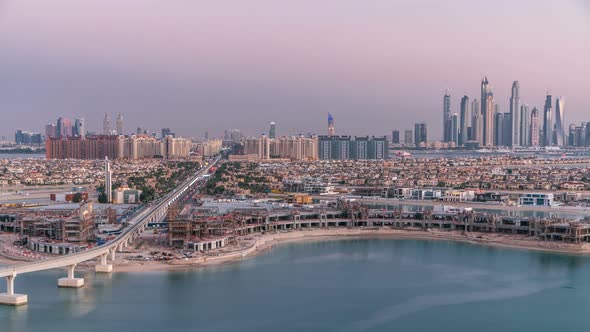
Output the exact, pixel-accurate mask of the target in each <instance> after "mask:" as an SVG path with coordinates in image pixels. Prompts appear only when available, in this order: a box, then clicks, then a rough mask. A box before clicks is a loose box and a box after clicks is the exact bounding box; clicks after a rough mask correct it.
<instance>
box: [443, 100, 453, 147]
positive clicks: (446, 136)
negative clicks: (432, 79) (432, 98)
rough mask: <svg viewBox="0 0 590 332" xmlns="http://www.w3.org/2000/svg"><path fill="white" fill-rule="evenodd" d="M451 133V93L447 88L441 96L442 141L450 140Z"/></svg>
mask: <svg viewBox="0 0 590 332" xmlns="http://www.w3.org/2000/svg"><path fill="white" fill-rule="evenodd" d="M451 135H452V133H451V94H450V93H449V90H447V91H446V92H445V96H444V97H443V141H444V142H450V141H451Z"/></svg>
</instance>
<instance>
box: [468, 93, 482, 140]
mask: <svg viewBox="0 0 590 332" xmlns="http://www.w3.org/2000/svg"><path fill="white" fill-rule="evenodd" d="M469 140H470V141H477V142H478V143H479V144H480V145H483V117H482V116H481V111H480V109H479V101H478V100H477V99H473V101H472V102H471V137H469Z"/></svg>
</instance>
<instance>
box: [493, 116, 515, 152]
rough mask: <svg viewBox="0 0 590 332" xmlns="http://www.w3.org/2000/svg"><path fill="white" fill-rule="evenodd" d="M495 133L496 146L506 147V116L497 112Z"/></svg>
mask: <svg viewBox="0 0 590 332" xmlns="http://www.w3.org/2000/svg"><path fill="white" fill-rule="evenodd" d="M495 118H496V120H495V126H494V129H495V132H494V145H496V146H505V145H506V142H504V131H505V122H504V120H505V118H506V117H505V116H504V113H500V112H496V114H495ZM510 129H512V128H510Z"/></svg>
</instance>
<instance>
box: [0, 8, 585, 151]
mask: <svg viewBox="0 0 590 332" xmlns="http://www.w3.org/2000/svg"><path fill="white" fill-rule="evenodd" d="M419 2H420V3H418V4H414V3H412V2H407V1H398V2H388V1H377V2H376V3H375V4H374V5H373V6H357V5H356V4H354V3H352V2H345V3H341V2H340V3H338V5H339V6H340V7H341V9H342V10H339V11H337V12H333V11H330V13H331V14H330V15H327V14H325V13H324V12H323V11H322V10H323V9H326V10H327V9H328V8H329V7H324V6H320V8H319V9H317V10H315V11H310V10H309V9H310V8H314V6H315V5H316V3H315V2H314V3H312V2H311V1H303V2H298V3H297V4H276V3H273V2H271V1H268V0H256V1H253V2H251V3H249V4H248V5H245V4H234V5H233V6H231V7H232V8H229V7H228V6H227V4H223V3H222V4H213V3H207V4H206V5H205V6H204V9H205V10H202V11H199V10H197V7H199V3H198V2H197V4H189V3H185V4H182V5H180V4H176V5H174V6H171V5H164V4H160V3H158V2H152V1H146V2H141V3H128V4H121V3H117V4H114V3H113V2H111V1H108V0H107V1H106V4H105V2H98V1H90V2H88V3H85V4H83V5H82V4H76V3H75V2H71V1H65V0H58V1H55V2H52V4H51V10H49V7H47V8H45V7H44V6H49V5H48V4H39V3H36V2H31V1H26V0H25V1H18V2H16V1H8V2H5V3H3V9H4V12H3V29H2V30H1V31H0V40H2V41H3V52H2V56H1V57H0V69H1V70H2V71H3V73H4V75H3V76H2V77H1V78H0V100H3V104H2V109H3V112H6V113H7V114H9V115H10V116H8V117H6V119H5V121H2V123H1V124H0V134H1V135H6V136H10V135H11V134H12V133H13V132H14V130H15V129H17V128H19V127H23V129H27V130H40V129H36V128H24V127H25V126H24V124H25V123H28V122H29V121H28V120H29V119H39V121H42V122H47V123H49V122H51V121H52V120H53V117H54V115H55V114H60V115H62V116H64V117H68V118H74V117H76V116H80V117H84V118H85V119H86V122H87V124H88V125H89V126H88V129H89V130H91V131H94V132H100V129H101V128H100V125H99V124H100V122H101V120H102V116H103V114H104V113H105V112H109V113H110V114H118V113H123V114H125V121H126V123H128V124H138V125H140V126H142V127H146V128H155V129H159V128H161V127H162V125H161V123H165V124H166V126H169V127H173V128H175V130H176V131H177V132H178V133H179V134H180V135H183V136H201V133H203V132H205V131H209V132H210V133H211V134H215V135H216V136H218V135H220V134H221V132H222V131H223V129H225V128H232V127H236V126H237V125H238V124H239V125H240V127H242V128H244V130H247V132H246V133H247V134H249V135H256V134H259V133H262V132H268V121H270V120H272V121H276V123H277V124H280V128H281V132H282V133H284V134H297V133H298V132H299V131H301V130H303V129H307V130H308V131H310V132H315V133H321V132H323V130H324V123H323V121H319V120H315V118H316V117H315V116H316V115H317V114H321V117H323V116H325V115H324V114H325V113H327V112H331V113H332V114H333V115H334V116H335V117H337V118H338V128H339V131H340V132H341V133H342V132H346V133H350V134H353V135H357V134H358V135H362V134H366V133H367V131H368V130H367V128H370V132H371V133H374V134H385V133H390V131H391V129H392V128H395V127H399V128H411V127H412V126H413V124H414V123H415V122H418V121H424V122H426V123H427V124H428V125H429V127H430V128H431V131H432V134H431V136H432V137H433V138H434V139H440V138H442V133H441V132H440V131H441V129H442V128H441V126H440V123H439V122H440V120H439V119H440V115H439V114H440V113H439V112H438V111H439V110H440V95H441V94H442V93H444V91H445V90H446V89H447V88H448V89H449V90H450V92H451V94H452V95H454V98H453V100H452V104H453V105H454V108H453V109H452V112H453V113H459V111H460V110H459V109H458V107H457V106H458V105H459V104H460V98H461V96H463V95H468V96H471V97H472V98H475V97H476V96H478V93H477V90H476V89H477V87H476V86H474V85H475V84H477V83H476V82H477V81H479V80H480V79H481V78H482V77H483V76H484V75H487V76H488V77H489V78H490V79H491V80H493V83H494V84H493V86H494V89H495V96H494V101H495V103H496V104H497V105H500V108H501V110H502V111H503V112H508V109H509V103H510V101H509V99H510V86H511V85H512V82H513V81H514V80H518V81H519V82H520V85H521V91H520V96H521V97H520V99H521V103H527V104H528V105H530V106H531V107H535V106H536V107H537V108H539V109H542V108H543V105H541V103H542V102H543V98H544V95H545V93H546V91H547V89H550V90H551V91H552V92H553V91H555V92H559V94H560V95H564V96H566V98H567V115H566V121H567V122H566V124H565V125H568V124H569V123H579V122H581V121H584V120H586V119H585V118H584V114H585V113H587V111H588V110H590V100H587V99H586V98H585V91H584V90H585V89H584V87H585V86H584V83H585V78H586V77H588V74H590V73H589V70H590V69H589V68H590V46H589V45H588V43H587V40H586V36H587V35H588V33H589V32H590V24H589V21H590V20H588V15H589V11H588V7H587V6H585V5H584V4H583V2H582V1H564V2H561V3H560V7H559V10H560V11H559V12H560V15H559V19H560V21H561V22H563V24H541V25H539V24H529V23H530V22H529V21H527V22H528V23H527V22H523V21H522V17H527V18H528V19H529V20H534V21H535V22H552V21H555V20H556V19H557V18H556V17H555V12H554V9H555V4H554V2H550V1H521V2H519V3H517V4H513V3H512V2H508V1H498V2H495V3H494V5H493V6H487V7H486V10H485V11H484V10H482V6H481V4H478V3H472V2H467V1H452V2H445V3H444V5H442V4H441V3H439V2H436V1H419ZM328 3H329V2H328ZM328 3H326V5H327V4H328ZM201 5H203V4H201ZM113 6H114V7H113ZM201 7H202V6H201ZM44 8H45V9H48V10H47V11H44V10H43V9H44ZM113 8H117V10H116V11H115V10H113ZM507 8H510V10H507ZM164 9H166V10H164ZM247 9H248V10H247ZM31 12H35V13H39V12H43V13H45V14H43V15H31V14H30V13H31ZM71 12H76V19H65V18H69V17H70V16H69V14H68V13H71ZM115 12H116V13H115ZM187 12H188V13H191V14H194V15H193V16H191V15H188V16H187V15H184V14H185V13H187ZM310 12H311V13H310ZM130 13H133V15H126V14H130ZM155 13H158V15H163V16H164V17H162V19H163V20H164V21H167V22H174V23H169V24H166V25H165V26H162V27H159V28H158V29H160V30H158V29H155V28H153V27H150V26H149V24H151V23H149V22H152V18H153V17H155V16H154V15H155ZM326 13H327V12H326ZM401 13H404V14H403V15H401ZM476 14H477V15H476ZM119 15H123V16H119ZM124 16H128V17H132V18H131V19H128V20H119V17H124ZM158 17H159V16H158ZM229 18H232V19H229ZM476 18H477V19H476ZM96 20H104V21H105V22H111V23H113V24H108V27H107V25H106V24H105V25H101V27H100V28H98V29H97V28H96V25H95V24H94V23H93V22H95V21H96ZM482 20H483V21H486V20H487V21H493V22H498V21H502V22H503V24H502V26H493V27H490V26H487V27H486V26H481V24H479V22H480V21H482ZM220 22H221V23H220ZM451 22H452V23H451ZM214 23H215V24H220V26H219V27H218V28H217V29H201V28H202V27H203V26H207V27H208V26H209V25H212V24H214ZM426 23H428V24H426ZM431 27H436V29H433V28H431ZM146 31H147V32H148V33H150V34H151V35H152V38H150V39H149V40H144V41H142V42H136V41H137V38H136V36H137V35H140V34H144V33H145V32H146ZM203 31H207V33H206V34H205V33H204V32H203ZM246 31H247V32H246ZM335 31H338V33H335ZM407 31H412V36H411V37H409V36H408V33H407ZM12 36H19V38H13V37H12ZM350 36H354V37H355V38H350ZM482 36H485V42H483V40H482ZM312 37H313V38H312ZM88 40H104V42H105V43H106V44H105V45H101V46H100V47H99V44H100V43H98V44H96V45H94V44H92V43H88ZM358 40H363V45H362V51H361V50H360V49H358V45H357V42H356V41H358ZM131 41H134V42H131ZM164 44H166V45H168V46H169V47H170V48H171V50H172V51H173V52H168V51H166V52H164V51H163V49H162V47H161V46H162V45H164ZM443 44H444V47H442V45H443ZM555 44H558V45H559V47H558V48H550V49H547V47H546V45H555ZM131 45H132V46H131ZM506 48H509V49H511V50H512V52H511V53H510V54H508V53H507V52H502V50H504V49H506ZM473 49H479V50H480V51H479V52H472V51H471V50H473ZM302 50H314V52H306V51H304V52H302ZM39 54H43V57H42V58H41V57H40V56H38V55H39ZM434 54H436V56H433V55H434ZM459 92H460V94H459ZM146 114H149V115H150V116H146ZM197 118H198V119H197ZM318 118H319V116H318ZM113 120H114V119H111V121H113ZM113 122H114V121H113ZM128 129H129V128H128Z"/></svg>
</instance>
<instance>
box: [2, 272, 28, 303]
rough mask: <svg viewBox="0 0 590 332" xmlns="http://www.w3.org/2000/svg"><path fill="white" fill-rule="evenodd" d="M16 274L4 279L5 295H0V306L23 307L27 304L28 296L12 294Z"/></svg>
mask: <svg viewBox="0 0 590 332" xmlns="http://www.w3.org/2000/svg"><path fill="white" fill-rule="evenodd" d="M15 278H16V273H14V274H13V275H11V276H7V277H6V293H0V304H7V305H23V304H27V301H28V296H27V295H25V294H14V279H15Z"/></svg>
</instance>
